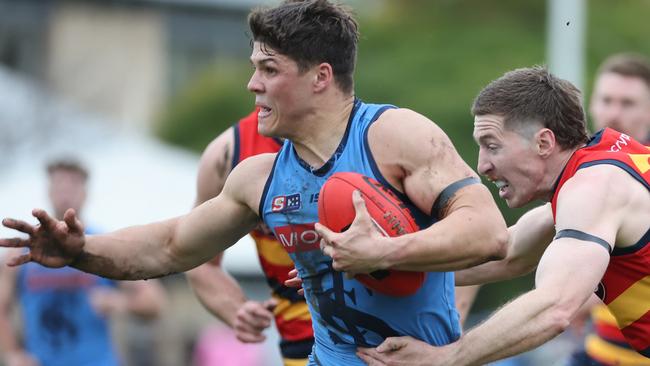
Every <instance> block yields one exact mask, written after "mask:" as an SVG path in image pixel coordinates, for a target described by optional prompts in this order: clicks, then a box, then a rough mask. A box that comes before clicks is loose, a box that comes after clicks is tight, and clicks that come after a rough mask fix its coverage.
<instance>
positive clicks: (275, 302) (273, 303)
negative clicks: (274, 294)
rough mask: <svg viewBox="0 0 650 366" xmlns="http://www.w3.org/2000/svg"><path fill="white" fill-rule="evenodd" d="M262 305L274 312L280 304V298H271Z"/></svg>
mask: <svg viewBox="0 0 650 366" xmlns="http://www.w3.org/2000/svg"><path fill="white" fill-rule="evenodd" d="M262 306H263V307H264V308H265V309H266V310H268V311H270V312H273V309H275V307H276V306H278V300H277V299H275V298H270V299H268V300H266V301H264V302H263V303H262Z"/></svg>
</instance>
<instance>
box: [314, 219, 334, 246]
mask: <svg viewBox="0 0 650 366" xmlns="http://www.w3.org/2000/svg"><path fill="white" fill-rule="evenodd" d="M314 230H316V232H317V233H318V235H320V237H321V248H322V246H323V245H331V246H336V240H335V239H336V235H337V233H335V232H333V231H332V230H330V229H328V228H327V227H326V226H325V225H321V224H320V223H318V222H317V223H316V224H315V225H314ZM323 241H324V242H323Z"/></svg>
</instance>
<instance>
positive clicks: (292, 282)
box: [284, 277, 302, 287]
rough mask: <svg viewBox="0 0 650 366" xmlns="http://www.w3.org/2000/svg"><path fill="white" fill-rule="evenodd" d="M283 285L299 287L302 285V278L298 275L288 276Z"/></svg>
mask: <svg viewBox="0 0 650 366" xmlns="http://www.w3.org/2000/svg"><path fill="white" fill-rule="evenodd" d="M284 285H285V286H287V287H300V286H301V285H302V280H301V279H300V278H298V277H296V278H290V279H288V280H286V281H284Z"/></svg>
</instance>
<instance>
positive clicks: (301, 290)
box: [298, 287, 305, 296]
mask: <svg viewBox="0 0 650 366" xmlns="http://www.w3.org/2000/svg"><path fill="white" fill-rule="evenodd" d="M298 295H301V296H305V289H304V288H302V287H301V288H300V289H298Z"/></svg>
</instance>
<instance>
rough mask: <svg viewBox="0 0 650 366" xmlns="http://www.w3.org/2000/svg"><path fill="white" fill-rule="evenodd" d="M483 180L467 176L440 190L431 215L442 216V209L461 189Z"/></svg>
mask: <svg viewBox="0 0 650 366" xmlns="http://www.w3.org/2000/svg"><path fill="white" fill-rule="evenodd" d="M480 183H481V180H480V179H478V178H476V177H467V178H463V179H461V180H458V181H455V182H454V183H452V184H450V185H448V186H447V187H445V189H443V190H442V192H440V194H439V195H438V198H436V201H435V202H434V203H433V207H431V216H434V217H437V218H440V211H441V210H442V209H443V208H445V206H446V205H447V203H448V202H449V200H450V199H451V198H452V197H453V196H454V195H455V194H456V192H458V190H459V189H461V188H463V187H465V186H469V185H472V184H480Z"/></svg>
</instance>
